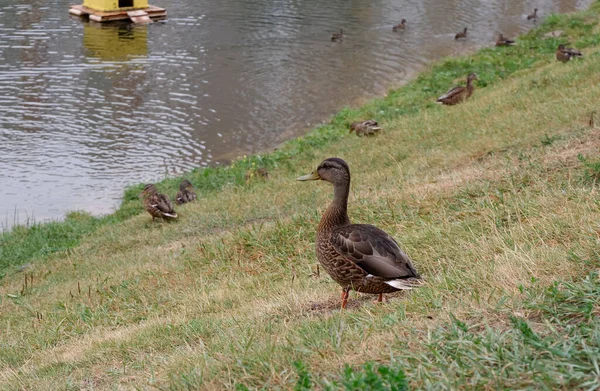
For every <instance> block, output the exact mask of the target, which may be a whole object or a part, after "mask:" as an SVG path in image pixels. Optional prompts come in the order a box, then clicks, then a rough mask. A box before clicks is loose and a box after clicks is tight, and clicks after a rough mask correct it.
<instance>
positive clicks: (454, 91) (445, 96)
mask: <svg viewBox="0 0 600 391" xmlns="http://www.w3.org/2000/svg"><path fill="white" fill-rule="evenodd" d="M463 88H464V87H461V86H457V87H454V88H451V89H450V90H448V92H446V93H445V94H444V95H442V96H440V97H439V98H438V99H437V100H438V102H439V101H441V100H444V99H448V98H450V97H451V96H452V95H455V94H456V93H458V92H460V91H462V89H463Z"/></svg>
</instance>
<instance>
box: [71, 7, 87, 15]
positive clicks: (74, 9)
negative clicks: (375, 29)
mask: <svg viewBox="0 0 600 391" xmlns="http://www.w3.org/2000/svg"><path fill="white" fill-rule="evenodd" d="M69 13H70V14H71V15H77V16H81V15H85V13H84V12H83V11H82V10H79V9H77V8H70V9H69Z"/></svg>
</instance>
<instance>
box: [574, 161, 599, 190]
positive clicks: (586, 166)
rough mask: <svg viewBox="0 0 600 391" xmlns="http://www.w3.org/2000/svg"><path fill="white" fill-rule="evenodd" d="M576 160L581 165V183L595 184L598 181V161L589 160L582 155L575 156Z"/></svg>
mask: <svg viewBox="0 0 600 391" xmlns="http://www.w3.org/2000/svg"><path fill="white" fill-rule="evenodd" d="M577 159H579V161H580V162H581V164H582V165H583V181H584V182H586V183H591V184H596V182H598V180H600V160H593V161H592V160H589V159H588V158H586V157H585V156H583V155H582V154H579V155H577Z"/></svg>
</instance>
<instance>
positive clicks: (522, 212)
mask: <svg viewBox="0 0 600 391" xmlns="http://www.w3.org/2000/svg"><path fill="white" fill-rule="evenodd" d="M599 10H600V4H599V3H595V4H594V6H593V7H592V8H591V9H590V10H589V11H586V12H582V13H577V14H572V15H561V16H551V17H549V18H548V19H547V20H546V21H545V22H544V23H543V24H542V26H541V27H540V28H539V29H538V30H536V31H533V32H531V33H529V34H527V35H526V36H525V37H523V39H521V40H520V41H519V46H517V47H515V48H499V49H495V48H494V49H484V50H482V51H481V52H479V53H477V54H475V55H473V56H468V57H465V58H460V59H448V60H446V61H445V62H442V63H441V64H438V65H436V66H434V67H433V69H432V71H430V72H426V73H424V74H423V75H422V76H420V77H419V78H418V79H416V80H415V81H414V82H413V83H410V84H409V85H407V86H406V87H403V88H402V89H400V90H398V91H393V92H391V93H390V94H389V95H388V96H387V97H385V98H383V99H379V100H375V101H373V102H371V103H370V104H368V105H366V106H364V107H361V108H358V109H347V110H344V111H343V112H341V113H340V114H338V115H337V116H335V117H334V118H333V119H332V121H331V123H330V124H328V125H325V126H323V127H321V128H319V129H317V130H315V131H314V132H312V133H310V134H309V135H307V136H306V137H303V138H301V139H298V140H295V141H292V142H290V143H288V144H286V145H285V146H284V147H283V148H281V149H279V150H277V151H275V152H274V153H272V154H270V155H267V156H254V157H249V158H244V159H240V160H239V161H237V162H235V163H234V165H232V167H229V168H218V169H206V170H198V171H195V172H193V173H191V174H190V175H189V178H191V180H192V181H193V182H194V184H196V185H197V187H198V188H199V190H200V191H199V193H200V194H201V197H200V198H201V200H200V202H198V203H196V204H192V205H184V206H182V207H181V208H179V210H178V212H179V214H180V220H179V221H178V222H177V223H171V224H170V223H156V224H152V223H151V222H150V218H149V216H147V215H144V214H139V200H137V199H136V195H137V193H138V192H139V189H138V188H132V189H130V190H128V191H127V192H126V195H125V202H124V204H123V207H122V209H120V210H119V211H118V212H117V215H115V216H112V217H110V218H109V217H106V219H109V220H107V221H102V222H98V220H96V219H93V218H90V217H88V216H84V215H73V216H71V217H70V218H69V219H67V221H66V222H65V223H57V224H58V225H57V226H56V227H53V228H51V229H52V230H55V231H56V232H54V233H48V232H44V231H43V230H44V228H43V227H40V228H39V231H35V229H37V228H35V227H34V228H30V229H29V230H27V229H24V230H23V231H22V232H21V231H19V230H15V231H14V232H12V233H8V234H4V235H3V236H2V237H1V239H0V243H1V244H2V250H1V251H2V254H20V255H16V257H18V262H15V261H13V258H11V257H15V256H14V255H11V256H8V257H7V256H6V255H2V257H4V258H2V257H0V259H1V260H2V262H3V263H0V265H2V267H3V269H0V270H3V271H4V273H6V276H5V277H4V278H3V279H2V280H0V324H1V325H2V331H3V332H2V333H1V334H0V387H1V388H4V389H42V390H55V389H59V388H60V389H90V390H91V389H94V390H97V389H175V390H179V389H181V390H184V389H198V388H202V389H215V390H221V389H238V390H244V389H297V390H307V389H332V390H337V389H346V390H351V389H373V390H403V389H407V388H410V389H453V390H454V389H473V388H475V389H526V388H529V389H565V390H573V389H596V388H598V386H600V385H599V384H598V382H599V379H600V377H599V375H600V373H599V372H600V371H599V370H598V358H597V357H599V354H598V353H599V352H600V332H599V331H600V328H599V322H598V315H599V308H600V295H598V293H599V290H600V287H599V286H600V281H599V280H598V274H597V270H598V268H599V266H600V257H599V254H598V241H599V240H600V223H599V222H600V210H599V204H598V195H597V178H600V175H599V171H600V170H599V168H598V167H600V166H599V165H598V161H599V159H598V148H599V147H600V133H599V128H598V126H596V125H595V124H592V125H591V126H590V123H589V119H590V114H591V112H593V111H597V110H598V104H599V103H598V101H597V97H598V96H600V95H599V94H600V83H599V82H600V72H599V71H600V62H598V58H599V57H600V56H599V53H600V52H599V48H597V47H596V46H595V45H598V38H599V37H600V35H599V33H600V28H599V27H598V11H599ZM553 29H562V30H564V31H565V33H564V34H565V37H564V40H565V41H567V40H568V41H570V42H571V43H572V44H573V45H574V46H577V47H586V48H587V49H586V50H585V54H586V58H584V59H583V60H582V61H577V62H571V63H568V64H562V63H557V62H556V61H555V60H554V57H553V49H554V47H555V46H556V44H557V42H558V41H557V40H556V39H555V38H548V39H543V33H545V32H547V31H549V30H553ZM471 71H476V72H478V73H479V77H480V79H481V84H480V86H479V88H478V89H477V90H476V92H475V95H474V96H473V97H472V98H471V99H470V100H469V101H468V102H466V103H464V104H461V105H459V106H455V107H440V106H437V105H434V104H433V103H432V102H433V100H434V98H435V96H436V95H437V94H438V93H439V92H443V91H445V90H446V89H447V88H448V87H449V86H451V85H453V84H454V83H455V82H456V81H458V80H459V79H461V78H463V77H464V75H465V74H467V73H469V72H471ZM482 86H485V87H484V88H482ZM367 116H369V117H375V118H376V119H377V120H379V121H380V123H381V124H382V125H383V126H384V127H385V129H386V131H385V133H383V134H381V135H379V136H378V137H375V138H369V139H362V138H361V139H359V138H356V137H355V136H348V135H347V129H346V124H347V123H349V122H351V121H354V120H357V119H361V118H364V117H367ZM330 156H339V157H342V158H344V159H345V160H346V161H347V162H348V163H349V165H350V168H351V170H352V173H353V184H352V189H351V198H350V216H351V218H352V219H353V221H355V222H368V223H372V224H376V225H378V226H380V227H381V228H383V229H385V230H386V231H388V232H390V233H391V234H392V235H393V236H394V237H396V238H397V239H398V240H399V242H400V243H401V245H402V247H403V248H404V249H405V250H406V251H407V253H408V254H409V255H410V256H411V257H412V258H413V259H414V263H415V265H416V267H417V269H418V270H419V271H420V272H421V273H422V274H423V275H424V276H425V277H426V278H427V281H428V284H427V285H426V286H425V287H423V288H421V289H419V290H415V291H411V292H408V293H403V294H397V295H392V297H390V301H389V302H388V303H387V304H385V305H382V306H377V305H374V304H372V303H371V302H370V300H371V299H372V298H371V297H369V296H368V295H358V294H354V293H353V294H352V295H351V303H350V306H351V308H350V309H349V310H348V311H340V310H339V308H338V306H339V287H338V286H337V285H336V284H335V283H333V282H332V281H331V279H330V278H329V277H328V276H326V275H325V274H324V273H323V272H322V270H321V271H319V269H318V268H317V266H316V259H315V255H314V232H315V226H316V225H317V223H318V221H319V218H320V214H321V213H322V211H323V210H324V208H325V207H326V205H327V202H328V201H329V200H330V198H331V194H330V192H331V188H330V187H329V186H328V185H326V184H325V183H297V182H295V181H294V178H295V177H296V176H298V175H300V174H304V173H307V172H310V171H312V170H313V169H314V168H315V167H316V165H317V164H318V163H319V162H320V161H321V160H322V159H324V158H326V157H330ZM256 167H267V168H269V170H270V177H269V179H267V180H265V179H262V178H259V177H252V178H250V179H249V180H248V181H247V180H246V179H245V174H246V173H247V172H248V170H253V169H255V168H256ZM176 182H177V180H176V179H170V180H167V181H165V182H164V183H161V184H160V185H159V186H160V188H161V189H162V190H165V191H168V192H173V191H174V186H175V184H176ZM61 224H66V225H61ZM69 224H71V225H69ZM59 227H60V228H59ZM81 227H84V228H81ZM48 229H50V228H48ZM30 232H33V233H30ZM38 232H39V233H38ZM56 237H58V238H59V239H60V240H57V241H55V242H53V240H55V238H56ZM17 248H23V252H22V253H19V252H18V251H17V250H16V249H17ZM43 249H46V250H43ZM22 262H31V263H32V265H31V267H30V268H28V269H27V270H25V271H23V272H21V273H19V272H17V271H16V270H15V268H14V267H12V266H11V265H18V264H20V263H22Z"/></svg>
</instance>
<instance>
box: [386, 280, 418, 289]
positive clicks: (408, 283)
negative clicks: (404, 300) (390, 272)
mask: <svg viewBox="0 0 600 391" xmlns="http://www.w3.org/2000/svg"><path fill="white" fill-rule="evenodd" d="M384 282H385V283H386V284H388V285H389V286H393V287H394V288H396V289H413V288H418V287H420V286H421V285H423V282H422V280H391V281H384Z"/></svg>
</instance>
